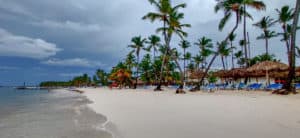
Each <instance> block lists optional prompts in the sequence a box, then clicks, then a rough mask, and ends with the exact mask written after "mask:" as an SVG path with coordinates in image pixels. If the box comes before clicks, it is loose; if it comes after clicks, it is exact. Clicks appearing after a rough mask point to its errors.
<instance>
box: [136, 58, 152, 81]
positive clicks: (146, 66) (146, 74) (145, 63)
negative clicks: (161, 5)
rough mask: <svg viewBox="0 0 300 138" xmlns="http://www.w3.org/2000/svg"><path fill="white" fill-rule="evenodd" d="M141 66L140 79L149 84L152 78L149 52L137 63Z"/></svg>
mask: <svg viewBox="0 0 300 138" xmlns="http://www.w3.org/2000/svg"><path fill="white" fill-rule="evenodd" d="M139 67H140V68H141V80H142V81H144V82H146V83H147V84H150V82H151V81H152V80H153V78H152V73H151V72H152V63H151V56H150V54H146V55H145V56H144V58H143V59H142V61H141V63H140V64H139Z"/></svg>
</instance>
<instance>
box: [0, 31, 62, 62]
mask: <svg viewBox="0 0 300 138" xmlns="http://www.w3.org/2000/svg"><path fill="white" fill-rule="evenodd" d="M59 51H61V49H60V48H58V47H57V46H56V45H55V44H53V43H49V42H46V41H45V40H42V39H34V38H29V37H25V36H18V35H14V34H11V33H9V32H7V31H6V30H4V29H1V28H0V56H14V57H28V58H36V59H42V58H47V57H50V56H54V55H56V53H57V52H59Z"/></svg>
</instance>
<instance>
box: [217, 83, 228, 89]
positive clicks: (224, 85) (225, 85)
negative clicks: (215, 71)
mask: <svg viewBox="0 0 300 138" xmlns="http://www.w3.org/2000/svg"><path fill="white" fill-rule="evenodd" d="M228 86H229V85H228V84H220V85H218V89H221V90H225V89H227V88H228Z"/></svg>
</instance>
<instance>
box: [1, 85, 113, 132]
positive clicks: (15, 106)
mask: <svg viewBox="0 0 300 138" xmlns="http://www.w3.org/2000/svg"><path fill="white" fill-rule="evenodd" d="M88 103H89V101H88V100H87V99H86V98H85V97H83V96H82V95H80V94H78V93H74V92H70V91H67V90H53V91H48V90H16V89H13V88H0V138H111V137H112V136H111V134H110V133H108V132H107V131H105V129H104V128H103V127H102V126H103V124H104V123H105V122H106V121H107V120H106V117H105V116H102V115H99V114H96V113H95V112H94V111H92V110H90V109H89V108H88V107H87V104H88Z"/></svg>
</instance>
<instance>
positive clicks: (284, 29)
mask: <svg viewBox="0 0 300 138" xmlns="http://www.w3.org/2000/svg"><path fill="white" fill-rule="evenodd" d="M282 29H283V33H284V35H287V30H286V24H283V25H282ZM284 37H286V36H284ZM285 45H286V49H287V55H288V60H290V57H289V55H290V54H289V53H290V44H289V39H285ZM288 62H289V63H290V61H288Z"/></svg>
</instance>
